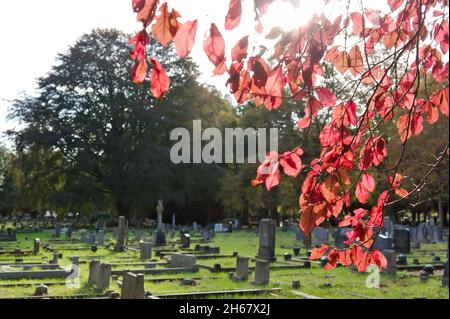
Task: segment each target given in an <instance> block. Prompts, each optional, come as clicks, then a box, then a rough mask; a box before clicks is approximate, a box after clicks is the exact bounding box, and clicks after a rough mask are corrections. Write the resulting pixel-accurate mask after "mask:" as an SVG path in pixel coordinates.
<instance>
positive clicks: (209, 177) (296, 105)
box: [0, 30, 448, 224]
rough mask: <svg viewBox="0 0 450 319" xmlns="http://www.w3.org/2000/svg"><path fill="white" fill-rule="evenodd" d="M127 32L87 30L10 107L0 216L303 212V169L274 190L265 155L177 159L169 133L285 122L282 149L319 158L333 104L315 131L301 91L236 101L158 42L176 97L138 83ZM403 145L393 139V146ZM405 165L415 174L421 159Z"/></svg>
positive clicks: (415, 144) (435, 197) (437, 196)
mask: <svg viewBox="0 0 450 319" xmlns="http://www.w3.org/2000/svg"><path fill="white" fill-rule="evenodd" d="M128 38H129V36H128V35H126V34H123V33H121V32H119V31H117V30H94V31H93V32H92V33H90V34H86V35H83V36H82V37H81V38H80V39H79V40H78V41H77V42H76V43H75V44H74V45H73V46H72V47H71V48H70V49H69V50H68V51H67V52H65V53H62V54H60V55H59V56H58V58H57V63H56V64H55V65H54V66H53V68H52V69H51V70H50V72H49V73H48V74H47V75H46V76H44V77H42V78H40V79H39V80H38V89H39V90H38V92H39V94H38V95H37V96H27V97H24V98H21V99H18V100H17V101H15V103H14V104H13V105H12V107H11V113H10V117H11V118H12V119H14V120H15V121H17V122H18V123H19V124H20V129H17V130H15V131H10V132H8V136H9V138H10V139H11V141H13V143H14V150H12V151H7V150H6V149H4V148H0V214H2V215H10V214H13V213H32V214H34V215H37V214H43V213H44V212H45V211H47V210H50V211H56V212H57V213H59V215H60V216H61V215H64V214H65V213H68V212H79V213H81V214H84V215H87V216H93V215H94V214H96V213H98V212H103V213H106V214H111V215H118V214H120V215H124V216H127V217H133V218H134V219H135V220H136V221H137V222H139V221H142V219H143V218H144V217H150V218H153V217H154V216H155V214H156V213H155V206H156V202H157V200H158V199H163V200H164V202H165V206H166V211H167V212H170V213H176V215H177V220H178V222H179V223H188V222H192V221H197V222H201V223H207V222H212V221H216V220H220V219H222V218H224V217H238V218H241V219H242V221H243V222H244V223H245V224H246V223H249V222H250V221H251V220H252V219H254V220H255V221H256V220H257V219H259V218H261V217H272V218H275V219H277V220H279V221H281V220H283V219H295V218H296V217H297V216H298V194H299V190H300V187H301V183H302V179H291V180H289V179H283V181H282V184H281V185H280V187H278V188H277V189H275V190H272V191H271V192H269V193H268V192H267V191H265V190H264V189H262V188H261V187H257V188H254V187H252V186H251V183H250V182H251V180H252V179H253V178H254V177H255V171H256V168H257V166H258V164H182V165H175V164H172V163H171V161H170V157H169V154H170V148H171V146H172V145H173V143H174V142H173V141H170V136H169V135H170V132H171V131H172V129H174V128H177V127H185V128H187V129H190V130H191V129H192V121H193V120H197V119H200V120H202V126H203V127H216V128H219V129H221V130H224V129H225V128H233V127H242V128H248V127H253V128H263V127H266V128H271V127H276V128H278V129H279V150H280V151H283V150H288V149H293V148H295V147H296V146H298V145H301V147H302V148H303V149H304V150H305V154H306V155H305V161H307V162H309V161H310V160H311V159H312V158H308V156H314V155H317V154H318V152H320V149H321V147H320V145H318V144H317V141H318V138H317V137H318V135H319V133H320V127H322V125H321V124H322V123H321V121H323V120H324V119H325V118H326V117H327V116H329V113H327V112H328V111H326V110H324V111H323V113H322V115H321V116H319V117H318V118H316V119H315V120H314V121H316V122H317V123H315V124H316V125H312V126H311V128H310V130H309V132H308V134H306V132H302V131H299V130H297V129H296V127H295V123H296V120H297V119H298V118H300V117H303V116H304V114H302V112H303V111H302V110H303V109H304V106H303V105H301V104H300V102H298V101H296V100H289V99H285V100H284V102H283V105H282V106H281V107H280V108H279V109H278V110H275V111H272V112H267V111H266V110H264V109H262V108H258V107H255V105H253V104H252V103H248V104H246V105H245V106H241V107H234V106H233V105H232V104H231V103H230V102H229V99H227V98H226V97H223V96H222V95H221V94H220V93H219V92H217V91H215V90H214V89H212V88H210V87H206V86H204V85H201V84H199V82H198V77H199V72H198V68H197V65H195V63H194V62H193V61H192V60H191V59H189V58H187V59H182V60H180V59H178V58H177V56H176V53H175V52H174V50H169V51H167V50H166V49H164V48H162V47H161V46H160V45H159V44H158V43H157V42H156V41H152V45H151V47H152V55H153V56H155V57H156V58H157V59H158V60H159V61H161V63H162V64H163V66H164V67H165V68H166V70H167V72H168V74H169V76H170V78H171V82H172V83H171V89H170V91H169V92H168V93H167V95H166V96H165V97H164V98H163V99H161V100H155V99H153V98H152V97H151V95H150V94H148V90H149V88H150V82H149V80H148V79H147V81H146V82H145V83H144V84H143V85H140V86H137V85H134V84H133V83H132V82H131V80H130V75H129V74H130V68H131V67H132V61H131V60H130V59H129V54H130V46H129V44H128ZM325 72H328V74H329V76H328V77H327V78H328V79H329V80H327V83H326V85H327V86H330V87H334V88H337V89H336V90H335V91H343V90H345V88H343V87H342V84H341V83H340V82H339V81H337V80H336V78H337V77H335V76H334V74H333V73H332V71H331V70H325ZM338 98H339V97H338ZM441 121H442V122H440V123H439V126H433V127H432V128H433V129H431V130H427V131H426V134H423V135H421V136H420V138H419V139H417V140H413V141H412V142H411V145H412V146H411V148H410V149H411V151H410V153H408V154H410V155H408V156H410V157H412V159H411V162H414V161H416V162H417V163H420V156H426V155H427V154H424V152H425V149H424V148H420V143H423V142H424V141H423V139H426V140H427V141H430V140H432V141H433V143H435V144H436V147H438V146H439V145H440V144H444V143H445V141H446V140H448V135H446V134H442V130H441V129H446V131H447V132H448V121H446V119H442V120H441ZM392 136H393V135H392ZM395 143H397V142H396V141H390V144H392V147H390V149H391V150H392V152H394V153H395V150H396V149H398V147H397V146H396V145H397V144H395ZM426 152H428V149H427V151H426ZM409 165H410V166H409ZM405 169H407V170H411V175H414V172H415V168H414V165H413V164H412V163H410V164H408V167H407V168H405ZM443 169H446V170H447V171H446V173H445V174H446V175H445V176H447V178H445V180H446V181H443V179H442V178H440V176H434V178H433V179H431V180H430V182H429V184H428V186H427V189H428V188H429V189H430V191H429V193H426V194H425V196H426V197H427V198H430V199H432V200H431V201H430V202H429V203H428V205H429V207H426V209H438V206H439V205H441V206H442V207H448V195H447V194H448V160H446V162H445V163H444V164H443ZM380 182H382V177H380ZM445 183H446V184H445ZM423 194H424V193H423ZM444 194H445V195H444ZM442 203H444V204H442ZM402 205H403V207H404V208H408V207H409V206H408V203H402ZM167 218H170V216H169V215H167ZM167 222H169V220H167Z"/></svg>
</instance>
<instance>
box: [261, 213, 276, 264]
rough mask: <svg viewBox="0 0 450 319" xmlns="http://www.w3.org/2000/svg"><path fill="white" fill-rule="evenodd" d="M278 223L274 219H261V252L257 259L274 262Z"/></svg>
mask: <svg viewBox="0 0 450 319" xmlns="http://www.w3.org/2000/svg"><path fill="white" fill-rule="evenodd" d="M275 236H276V223H275V221H274V220H272V219H261V221H260V222H259V250H258V256H256V258H258V259H263V260H268V261H270V262H274V261H276V260H277V259H276V258H275Z"/></svg>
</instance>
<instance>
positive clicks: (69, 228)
mask: <svg viewBox="0 0 450 319" xmlns="http://www.w3.org/2000/svg"><path fill="white" fill-rule="evenodd" d="M72 233H73V228H72V225H69V226H67V230H66V237H67V238H68V239H70V238H72Z"/></svg>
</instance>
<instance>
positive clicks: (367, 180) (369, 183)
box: [361, 173, 375, 193]
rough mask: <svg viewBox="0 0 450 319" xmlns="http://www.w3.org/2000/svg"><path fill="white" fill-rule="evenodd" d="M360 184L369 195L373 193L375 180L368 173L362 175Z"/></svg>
mask: <svg viewBox="0 0 450 319" xmlns="http://www.w3.org/2000/svg"><path fill="white" fill-rule="evenodd" d="M361 182H362V185H363V186H364V188H365V189H366V190H367V191H369V192H370V193H372V192H374V191H375V180H374V179H373V177H372V176H370V174H369V173H365V174H363V176H362V179H361Z"/></svg>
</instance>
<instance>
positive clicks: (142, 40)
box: [129, 29, 150, 61]
mask: <svg viewBox="0 0 450 319" xmlns="http://www.w3.org/2000/svg"><path fill="white" fill-rule="evenodd" d="M149 41H150V37H149V36H148V33H147V31H145V29H144V30H142V31H140V32H138V33H137V34H136V35H135V36H134V37H132V38H131V39H130V41H129V43H130V44H134V49H133V51H131V59H132V60H135V59H138V60H139V61H141V60H144V59H145V49H146V46H147V44H148V43H149Z"/></svg>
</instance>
